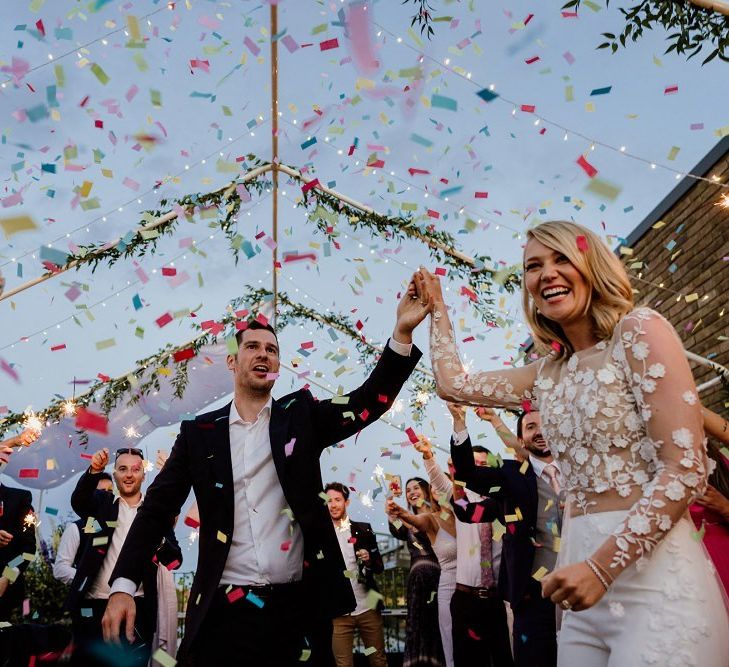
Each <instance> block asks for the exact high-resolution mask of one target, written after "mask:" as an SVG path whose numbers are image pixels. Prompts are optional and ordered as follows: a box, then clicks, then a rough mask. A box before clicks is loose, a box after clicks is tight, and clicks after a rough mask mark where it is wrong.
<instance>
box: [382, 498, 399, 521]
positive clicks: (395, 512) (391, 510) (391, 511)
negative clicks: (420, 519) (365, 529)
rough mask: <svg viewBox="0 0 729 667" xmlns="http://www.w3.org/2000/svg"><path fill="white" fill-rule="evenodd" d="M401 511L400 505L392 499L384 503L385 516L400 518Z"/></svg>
mask: <svg viewBox="0 0 729 667" xmlns="http://www.w3.org/2000/svg"><path fill="white" fill-rule="evenodd" d="M402 511H403V510H402V507H400V505H398V504H397V503H396V502H395V501H394V500H393V499H392V497H388V499H387V500H386V501H385V514H387V516H391V517H397V516H400V514H401V513H402Z"/></svg>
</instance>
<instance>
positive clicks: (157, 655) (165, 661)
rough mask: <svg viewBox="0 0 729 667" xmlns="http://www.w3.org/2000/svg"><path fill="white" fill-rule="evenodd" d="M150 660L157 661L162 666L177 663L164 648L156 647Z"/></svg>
mask: <svg viewBox="0 0 729 667" xmlns="http://www.w3.org/2000/svg"><path fill="white" fill-rule="evenodd" d="M152 660H153V661H154V662H158V663H159V664H160V665H162V667H175V665H176V664H177V660H175V659H174V658H173V657H172V656H171V655H169V654H168V653H166V652H165V651H164V649H161V648H158V649H157V650H156V651H155V652H154V655H152Z"/></svg>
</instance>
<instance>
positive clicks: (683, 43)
mask: <svg viewBox="0 0 729 667" xmlns="http://www.w3.org/2000/svg"><path fill="white" fill-rule="evenodd" d="M580 3H581V0H570V1H569V2H568V3H567V4H565V5H564V6H563V7H562V9H570V8H575V9H577V8H579V6H580ZM609 3H610V0H606V2H605V4H606V5H609ZM704 5H706V6H704ZM715 5H716V3H711V2H705V1H704V0H702V1H701V2H699V0H691V1H690V2H686V1H685V0H642V2H639V3H638V4H636V5H633V6H632V7H630V8H629V9H625V8H623V7H620V8H619V9H620V13H621V14H622V15H623V16H624V17H625V21H626V25H625V27H624V28H623V30H622V32H621V33H619V34H615V33H612V32H604V33H602V36H603V37H605V38H606V40H607V41H605V42H602V43H601V44H600V45H599V46H598V47H597V48H598V49H610V50H611V51H612V52H613V53H615V52H616V51H617V50H618V48H620V47H623V48H625V46H626V43H627V42H628V40H630V41H633V42H637V41H638V40H639V39H640V38H641V37H642V36H643V33H644V31H645V30H653V28H655V27H657V26H661V27H663V28H665V30H666V31H667V32H668V33H669V34H668V35H667V36H666V41H667V42H668V43H669V46H668V48H667V49H666V51H665V53H671V52H673V51H675V52H676V53H679V54H681V55H685V56H686V59H687V60H690V59H691V58H693V57H694V56H695V55H697V54H698V53H700V52H701V51H702V50H703V49H704V47H708V48H711V49H712V50H711V52H710V53H709V55H708V56H707V57H706V58H704V60H703V62H702V63H701V64H702V65H705V64H706V63H708V62H710V61H711V60H713V59H714V58H717V57H718V58H719V59H720V60H723V61H724V62H729V17H728V16H726V15H725V14H723V13H722V12H721V11H717V10H716V9H715V8H714V7H715Z"/></svg>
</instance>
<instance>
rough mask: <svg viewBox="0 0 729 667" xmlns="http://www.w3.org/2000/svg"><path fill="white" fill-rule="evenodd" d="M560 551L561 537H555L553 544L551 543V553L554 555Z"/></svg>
mask: <svg viewBox="0 0 729 667" xmlns="http://www.w3.org/2000/svg"><path fill="white" fill-rule="evenodd" d="M561 549H562V538H561V537H555V538H554V542H552V551H554V553H557V554H558V553H559V552H560V550H561Z"/></svg>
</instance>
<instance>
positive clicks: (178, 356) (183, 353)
mask: <svg viewBox="0 0 729 667" xmlns="http://www.w3.org/2000/svg"><path fill="white" fill-rule="evenodd" d="M194 356H195V350H194V349H193V348H191V347H188V348H185V349H184V350H177V352H175V353H174V354H173V355H172V358H173V359H174V360H175V362H177V363H179V362H180V361H185V359H192V358H193V357H194Z"/></svg>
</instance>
